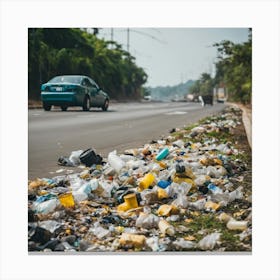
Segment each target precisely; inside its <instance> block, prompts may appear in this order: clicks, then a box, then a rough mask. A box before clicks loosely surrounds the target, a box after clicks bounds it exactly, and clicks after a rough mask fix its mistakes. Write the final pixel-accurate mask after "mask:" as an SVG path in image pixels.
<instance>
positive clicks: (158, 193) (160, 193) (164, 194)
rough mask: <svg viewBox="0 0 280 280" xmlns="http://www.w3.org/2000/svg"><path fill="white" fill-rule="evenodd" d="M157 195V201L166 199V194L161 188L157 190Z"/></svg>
mask: <svg viewBox="0 0 280 280" xmlns="http://www.w3.org/2000/svg"><path fill="white" fill-rule="evenodd" d="M157 195H158V199H164V198H168V193H167V192H166V191H165V190H164V189H162V188H158V189H157Z"/></svg>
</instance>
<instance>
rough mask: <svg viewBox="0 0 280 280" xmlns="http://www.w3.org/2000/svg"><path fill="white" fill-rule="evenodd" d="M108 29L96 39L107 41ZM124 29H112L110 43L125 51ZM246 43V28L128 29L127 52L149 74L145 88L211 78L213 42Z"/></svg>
mask: <svg viewBox="0 0 280 280" xmlns="http://www.w3.org/2000/svg"><path fill="white" fill-rule="evenodd" d="M111 31H112V29H111V28H102V29H100V31H99V32H100V33H99V35H98V37H99V38H104V39H106V40H110V39H111V36H112V32H111ZM127 35H128V32H127V28H113V40H114V41H117V42H118V43H120V44H122V46H123V48H124V49H125V50H127V42H128V39H127V37H128V36H127ZM222 40H230V41H232V42H234V43H242V42H245V41H247V40H248V29H247V28H129V51H130V53H131V54H132V55H133V56H134V57H135V58H136V63H137V65H138V66H140V67H142V68H144V70H145V72H146V73H147V74H148V81H147V83H146V84H145V85H146V86H151V87H155V86H167V85H170V86H172V85H177V84H180V83H182V82H186V81H188V80H191V79H192V80H196V79H199V77H200V74H201V73H203V72H207V73H209V74H211V75H214V73H215V72H214V71H215V67H214V62H215V60H216V57H217V49H216V48H215V47H213V46H212V45H213V43H215V42H221V41H222Z"/></svg>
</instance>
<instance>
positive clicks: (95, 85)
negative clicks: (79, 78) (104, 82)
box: [90, 79, 99, 89]
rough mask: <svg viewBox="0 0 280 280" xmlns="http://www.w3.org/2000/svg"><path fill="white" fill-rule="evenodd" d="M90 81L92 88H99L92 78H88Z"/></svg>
mask: <svg viewBox="0 0 280 280" xmlns="http://www.w3.org/2000/svg"><path fill="white" fill-rule="evenodd" d="M90 82H91V83H92V86H93V87H94V88H96V89H99V86H98V85H97V83H96V82H95V81H94V80H92V79H90Z"/></svg>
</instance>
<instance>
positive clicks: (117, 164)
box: [108, 150, 125, 172]
mask: <svg viewBox="0 0 280 280" xmlns="http://www.w3.org/2000/svg"><path fill="white" fill-rule="evenodd" d="M108 162H109V164H110V165H111V166H112V167H113V168H114V169H115V170H116V171H117V172H120V170H121V169H122V168H123V167H124V166H125V162H124V161H123V160H122V159H121V158H120V157H119V156H118V155H117V151H116V150H115V151H113V152H110V153H109V155H108Z"/></svg>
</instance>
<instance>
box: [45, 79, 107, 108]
mask: <svg viewBox="0 0 280 280" xmlns="http://www.w3.org/2000/svg"><path fill="white" fill-rule="evenodd" d="M41 99H42V102H43V108H44V110H45V111H50V110H51V108H52V106H53V105H54V106H60V107H61V110H62V111H66V110H67V108H68V107H70V106H71V107H72V106H81V107H82V108H83V110H84V111H89V110H90V107H99V108H102V110H103V111H107V109H108V107H109V100H110V98H109V96H108V94H107V93H105V92H104V91H103V90H102V89H101V88H100V87H99V86H98V85H97V84H96V82H95V81H94V80H92V79H91V78H89V77H87V76H81V75H64V76H56V77H54V78H52V79H51V80H50V81H48V82H47V83H45V84H43V85H42V86H41Z"/></svg>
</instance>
